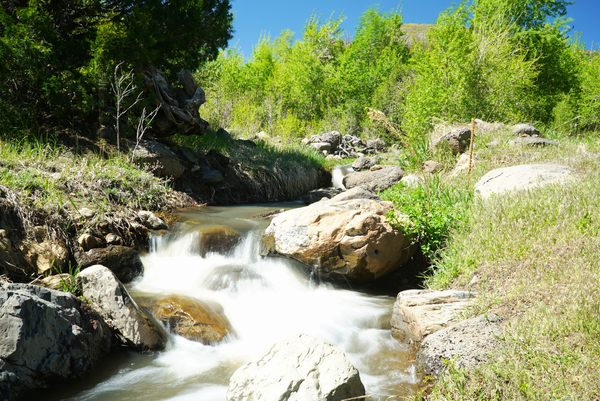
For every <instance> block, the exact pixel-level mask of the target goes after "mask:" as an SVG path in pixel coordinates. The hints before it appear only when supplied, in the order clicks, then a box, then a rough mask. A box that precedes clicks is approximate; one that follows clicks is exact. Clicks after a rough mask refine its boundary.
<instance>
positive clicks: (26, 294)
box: [0, 283, 113, 401]
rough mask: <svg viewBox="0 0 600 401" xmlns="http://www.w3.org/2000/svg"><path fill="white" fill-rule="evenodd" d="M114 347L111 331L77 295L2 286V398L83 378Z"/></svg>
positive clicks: (0, 341) (37, 288)
mask: <svg viewBox="0 0 600 401" xmlns="http://www.w3.org/2000/svg"><path fill="white" fill-rule="evenodd" d="M112 347H113V335H112V331H111V330H110V328H109V327H108V325H107V324H106V323H105V322H104V320H103V319H102V318H101V317H100V316H99V315H98V313H96V312H95V311H93V310H92V309H91V308H90V307H89V306H88V305H87V304H85V303H83V302H81V300H79V299H77V298H76V297H74V296H73V295H72V294H68V293H64V292H59V291H55V290H50V289H47V288H42V287H38V286H35V285H26V284H2V283H0V398H1V399H2V400H6V401H10V400H14V399H17V397H18V396H19V395H20V394H21V393H22V392H23V391H24V390H27V389H33V388H41V387H51V386H55V385H57V384H60V383H62V382H64V381H66V380H71V379H76V378H79V377H82V376H83V375H85V374H86V373H87V372H89V371H90V369H92V368H93V367H94V366H95V365H96V364H97V363H98V362H99V361H100V360H101V359H102V358H103V357H104V356H105V355H106V354H108V352H109V351H110V350H111V349H112Z"/></svg>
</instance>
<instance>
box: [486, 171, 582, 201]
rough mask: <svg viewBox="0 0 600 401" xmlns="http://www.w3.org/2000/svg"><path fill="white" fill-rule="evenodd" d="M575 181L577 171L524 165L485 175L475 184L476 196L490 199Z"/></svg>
mask: <svg viewBox="0 0 600 401" xmlns="http://www.w3.org/2000/svg"><path fill="white" fill-rule="evenodd" d="M573 179H575V169H573V168H571V167H567V166H561V165H556V164H523V165H519V166H511V167H503V168H499V169H496V170H492V171H490V172H488V173H487V174H485V175H484V176H483V177H481V179H480V180H479V181H478V182H477V184H475V194H477V195H479V196H481V197H482V198H488V197H490V196H491V195H492V194H500V193H503V192H506V191H517V190H525V189H532V188H536V187H540V186H542V185H547V184H555V183H563V182H567V181H571V180H573Z"/></svg>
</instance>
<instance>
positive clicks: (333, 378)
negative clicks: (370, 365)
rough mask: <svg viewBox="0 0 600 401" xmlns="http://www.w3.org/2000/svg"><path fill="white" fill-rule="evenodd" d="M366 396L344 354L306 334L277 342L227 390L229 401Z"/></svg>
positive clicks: (239, 372) (336, 399)
mask: <svg viewBox="0 0 600 401" xmlns="http://www.w3.org/2000/svg"><path fill="white" fill-rule="evenodd" d="M364 395H365V388H364V386H363V384H362V382H361V381H360V375H359V373H358V370H356V368H355V367H354V366H353V365H352V364H351V363H350V362H349V361H348V360H347V359H346V357H345V355H344V354H343V353H342V351H340V350H339V349H337V348H335V347H334V346H333V345H331V344H328V343H325V342H323V341H320V340H317V339H316V338H314V337H311V336H309V335H307V334H297V335H294V336H292V337H290V338H287V339H285V340H282V341H280V342H278V343H277V344H275V345H274V346H273V347H272V348H271V349H270V350H269V352H267V353H266V354H265V355H264V356H263V357H262V358H260V359H259V360H258V361H256V362H251V363H249V364H247V365H244V366H242V367H241V368H239V369H238V370H236V371H235V373H234V374H233V376H232V377H231V380H230V381H229V387H228V389H227V401H242V400H244V401H245V400H269V401H287V400H289V401H292V400H294V401H301V400H310V401H341V400H346V399H354V398H355V397H356V398H362V396H364Z"/></svg>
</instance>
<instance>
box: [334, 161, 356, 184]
mask: <svg viewBox="0 0 600 401" xmlns="http://www.w3.org/2000/svg"><path fill="white" fill-rule="evenodd" d="M352 172H354V169H353V168H352V165H351V164H344V165H337V166H334V167H333V172H332V173H331V185H333V186H334V187H336V188H340V189H346V187H344V183H343V181H344V177H345V176H347V175H348V174H350V173H352Z"/></svg>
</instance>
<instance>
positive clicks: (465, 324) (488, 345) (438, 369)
mask: <svg viewBox="0 0 600 401" xmlns="http://www.w3.org/2000/svg"><path fill="white" fill-rule="evenodd" d="M501 323H502V318H501V317H500V316H498V315H492V314H488V315H483V316H479V317H475V318H472V319H467V320H463V321H462V322H460V323H457V324H455V325H454V326H451V327H447V328H445V329H442V330H440V331H437V332H435V333H433V334H431V335H430V336H428V337H427V338H425V340H423V343H422V344H421V348H420V349H419V352H418V353H417V362H418V363H419V365H420V366H421V367H422V369H423V372H424V373H425V374H426V375H433V376H436V377H437V376H440V375H441V374H442V373H444V372H445V370H446V364H445V363H444V361H453V362H454V366H455V367H456V368H466V369H472V368H474V367H475V366H477V365H479V364H481V363H484V362H486V361H487V360H488V356H489V354H490V352H491V351H492V350H494V349H496V348H498V347H499V345H500V341H499V340H498V338H499V337H501V336H502V335H503V333H504V331H503V329H502V327H501V325H500V324H501Z"/></svg>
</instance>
